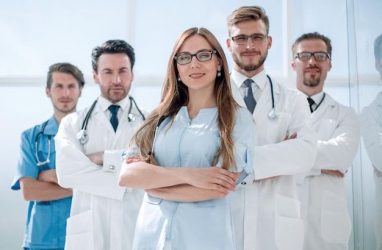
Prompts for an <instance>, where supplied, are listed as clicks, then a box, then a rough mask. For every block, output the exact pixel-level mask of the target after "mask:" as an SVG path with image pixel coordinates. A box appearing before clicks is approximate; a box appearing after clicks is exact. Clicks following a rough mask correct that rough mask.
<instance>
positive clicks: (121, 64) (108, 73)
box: [93, 53, 133, 103]
mask: <svg viewBox="0 0 382 250" xmlns="http://www.w3.org/2000/svg"><path fill="white" fill-rule="evenodd" d="M93 77H94V80H95V82H96V83H97V84H99V86H100V89H101V95H102V96H103V97H105V98H106V99H108V100H109V101H110V102H112V103H117V102H119V101H121V100H122V99H123V98H125V97H126V96H127V95H128V94H129V91H130V87H131V82H132V81H133V72H132V69H131V63H130V59H129V57H128V56H127V55H126V54H125V53H117V54H102V55H101V56H100V57H99V58H98V68H97V72H95V71H94V72H93Z"/></svg>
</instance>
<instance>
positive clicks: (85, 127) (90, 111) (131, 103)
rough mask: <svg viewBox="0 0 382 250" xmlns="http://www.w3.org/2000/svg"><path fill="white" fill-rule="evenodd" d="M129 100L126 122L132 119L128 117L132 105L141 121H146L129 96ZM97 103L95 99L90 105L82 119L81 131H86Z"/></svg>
mask: <svg viewBox="0 0 382 250" xmlns="http://www.w3.org/2000/svg"><path fill="white" fill-rule="evenodd" d="M129 100H130V107H129V112H128V113H127V120H128V121H129V122H131V121H132V118H131V117H130V115H131V111H132V110H133V104H134V106H135V108H136V109H137V110H138V112H139V114H140V115H141V117H142V119H143V120H145V119H146V118H145V115H144V114H143V112H142V111H141V110H140V108H139V107H138V105H137V103H136V102H135V100H134V98H133V97H131V96H129ZM97 101H98V99H96V100H95V101H94V102H93V104H92V106H91V107H90V109H89V111H88V112H87V113H86V116H85V119H84V121H83V122H82V126H81V130H86V129H87V127H88V123H89V120H90V116H91V114H92V113H93V110H94V108H95V106H96V104H97Z"/></svg>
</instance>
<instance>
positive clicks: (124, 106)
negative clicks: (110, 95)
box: [98, 96, 130, 121]
mask: <svg viewBox="0 0 382 250" xmlns="http://www.w3.org/2000/svg"><path fill="white" fill-rule="evenodd" d="M98 104H99V105H100V107H101V110H102V111H103V112H105V114H106V116H107V117H109V119H110V117H111V112H110V110H108V108H109V106H110V105H112V104H114V105H119V106H120V109H119V110H118V114H117V116H118V120H119V121H120V120H121V118H122V114H123V113H124V112H125V111H126V110H129V108H130V99H129V96H126V97H125V98H123V99H122V100H121V101H119V102H117V103H112V102H111V101H109V100H107V99H106V98H105V97H103V96H100V97H98Z"/></svg>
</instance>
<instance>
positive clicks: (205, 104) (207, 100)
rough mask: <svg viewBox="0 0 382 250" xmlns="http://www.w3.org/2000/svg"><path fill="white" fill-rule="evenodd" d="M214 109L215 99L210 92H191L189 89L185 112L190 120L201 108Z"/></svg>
mask: <svg viewBox="0 0 382 250" xmlns="http://www.w3.org/2000/svg"><path fill="white" fill-rule="evenodd" d="M213 107H216V97H215V94H214V92H213V88H212V89H211V91H193V90H190V89H189V100H188V104H187V110H188V114H189V116H190V118H194V117H195V116H196V115H197V114H198V113H199V110H201V109H203V108H213Z"/></svg>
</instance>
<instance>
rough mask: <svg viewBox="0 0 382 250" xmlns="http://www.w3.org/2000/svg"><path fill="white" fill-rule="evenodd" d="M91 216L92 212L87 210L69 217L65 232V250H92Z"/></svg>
mask: <svg viewBox="0 0 382 250" xmlns="http://www.w3.org/2000/svg"><path fill="white" fill-rule="evenodd" d="M92 216H93V213H92V211H91V210H88V211H86V212H83V213H80V214H76V215H74V216H71V217H69V219H68V220H67V230H66V243H65V249H66V250H71V249H73V250H76V249H89V250H90V249H94V245H93V242H94V241H93V235H92V229H93V223H92V221H93V220H92Z"/></svg>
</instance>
